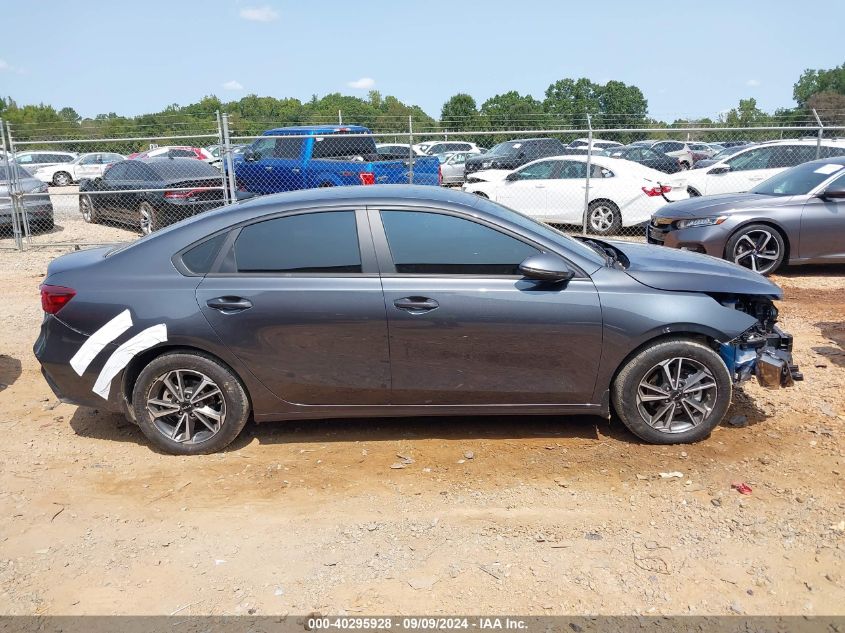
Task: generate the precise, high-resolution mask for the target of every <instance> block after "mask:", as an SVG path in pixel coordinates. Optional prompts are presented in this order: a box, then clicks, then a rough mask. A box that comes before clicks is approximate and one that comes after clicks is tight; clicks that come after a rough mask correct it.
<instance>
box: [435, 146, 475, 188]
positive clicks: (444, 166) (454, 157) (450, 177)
mask: <svg viewBox="0 0 845 633" xmlns="http://www.w3.org/2000/svg"><path fill="white" fill-rule="evenodd" d="M477 155H478V154H477V153H473V152H447V153H445V154H437V158H438V160H439V161H440V174H441V176H442V180H441V182H442V183H443V184H444V185H460V184H462V183H463V182H464V172H465V166H466V161H467V158H469V157H470V156H477Z"/></svg>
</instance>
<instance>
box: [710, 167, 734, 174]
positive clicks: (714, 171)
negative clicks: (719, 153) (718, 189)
mask: <svg viewBox="0 0 845 633" xmlns="http://www.w3.org/2000/svg"><path fill="white" fill-rule="evenodd" d="M730 170H731V168H730V166H728V165H719V166H718V167H714V168H713V169H711V170H710V171H708V172H707V173H708V174H710V175H711V176H718V175H719V174H726V173H728V172H729V171H730Z"/></svg>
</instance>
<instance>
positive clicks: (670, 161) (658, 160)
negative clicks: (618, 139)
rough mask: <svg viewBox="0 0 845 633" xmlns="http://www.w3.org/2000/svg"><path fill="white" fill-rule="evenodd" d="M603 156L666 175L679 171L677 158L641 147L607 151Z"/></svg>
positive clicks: (679, 164) (679, 166) (679, 165)
mask: <svg viewBox="0 0 845 633" xmlns="http://www.w3.org/2000/svg"><path fill="white" fill-rule="evenodd" d="M603 154H604V155H605V156H610V157H611V158H624V159H625V160H631V161H634V162H635V163H639V164H640V165H645V166H646V167H651V168H652V169H656V170H657V171H662V172H665V173H667V174H674V173H677V172H679V171H681V162H680V161H679V160H678V159H677V158H673V157H672V156H667V155H666V154H661V153H660V152H655V151H654V150H653V149H650V148H648V147H642V146H635V145H632V146H625V147H618V148H616V147H615V148H612V149H607V150H605V151H604V152H603Z"/></svg>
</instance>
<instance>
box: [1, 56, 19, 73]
mask: <svg viewBox="0 0 845 633" xmlns="http://www.w3.org/2000/svg"><path fill="white" fill-rule="evenodd" d="M2 72H9V73H17V74H18V75H23V74H24V70H23V68H18V67H17V66H12V65H11V64H10V63H9V62H7V61H6V60H5V59H0V73H2Z"/></svg>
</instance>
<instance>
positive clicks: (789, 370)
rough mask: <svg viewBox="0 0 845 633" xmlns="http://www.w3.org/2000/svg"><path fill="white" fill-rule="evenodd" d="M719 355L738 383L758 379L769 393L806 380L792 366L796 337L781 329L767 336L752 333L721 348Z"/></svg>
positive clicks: (777, 328)
mask: <svg viewBox="0 0 845 633" xmlns="http://www.w3.org/2000/svg"><path fill="white" fill-rule="evenodd" d="M719 354H720V355H721V357H722V359H723V360H724V361H725V364H726V365H727V366H728V369H730V370H732V373H733V379H734V382H735V383H740V382H743V381H745V380H749V379H750V378H751V377H752V376H754V377H756V378H757V382H758V383H759V384H760V386H762V387H765V388H767V389H780V388H781V387H791V386H793V385H794V384H795V381H799V380H804V376H803V374H802V373H801V372H800V371H799V370H798V365H796V364H794V363H793V362H792V335H791V334H788V333H786V332H784V331H783V330H781V329H780V328H779V327H777V326H773V327H772V328H771V330H769V331H767V332H765V333H759V332H758V331H753V330H749V331H748V332H746V333H744V334H743V335H742V336H739V337H737V338H736V339H734V340H733V341H729V342H728V343H722V344H721V345H720V346H719Z"/></svg>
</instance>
